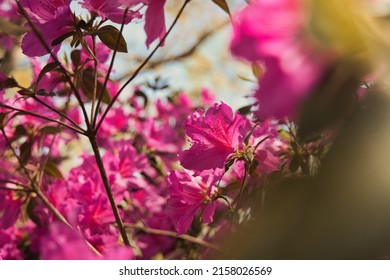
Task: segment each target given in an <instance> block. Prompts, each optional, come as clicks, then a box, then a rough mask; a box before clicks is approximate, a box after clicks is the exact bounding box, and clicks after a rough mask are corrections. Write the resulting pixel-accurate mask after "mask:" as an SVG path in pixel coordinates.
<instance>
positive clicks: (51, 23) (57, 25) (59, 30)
mask: <svg viewBox="0 0 390 280" xmlns="http://www.w3.org/2000/svg"><path fill="white" fill-rule="evenodd" d="M70 2H71V0H56V1H49V0H42V1H39V2H37V1H32V0H21V1H20V3H21V5H22V6H23V8H24V9H25V10H26V12H27V14H28V16H29V17H30V18H31V21H32V22H33V24H34V25H35V26H36V27H37V29H38V30H39V31H40V32H41V35H42V37H43V39H44V41H45V42H46V44H47V45H48V46H49V48H52V47H51V45H52V42H53V41H54V40H55V39H56V38H58V37H60V36H61V35H64V34H66V33H68V32H70V31H72V30H73V28H74V27H73V24H74V19H73V13H72V11H71V10H70V7H69V5H70ZM21 47H22V50H23V53H24V54H25V55H27V56H42V55H45V54H47V53H48V52H47V50H46V49H45V47H44V46H43V44H42V43H41V41H40V40H39V39H38V37H37V36H36V34H35V33H34V31H30V32H28V33H27V34H26V35H25V36H24V37H23V40H22V45H21ZM52 49H53V51H54V52H57V51H58V50H59V46H56V47H54V48H52Z"/></svg>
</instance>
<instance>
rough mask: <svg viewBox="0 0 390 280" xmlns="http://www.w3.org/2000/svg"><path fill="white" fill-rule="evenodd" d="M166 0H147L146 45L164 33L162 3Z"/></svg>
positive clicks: (160, 37)
mask: <svg viewBox="0 0 390 280" xmlns="http://www.w3.org/2000/svg"><path fill="white" fill-rule="evenodd" d="M165 1H166V0H149V1H148V9H147V10H146V13H145V32H146V35H147V39H146V46H147V47H148V48H149V46H150V44H151V43H153V41H155V40H156V39H160V40H161V39H162V38H163V37H164V35H165V17H164V5H165Z"/></svg>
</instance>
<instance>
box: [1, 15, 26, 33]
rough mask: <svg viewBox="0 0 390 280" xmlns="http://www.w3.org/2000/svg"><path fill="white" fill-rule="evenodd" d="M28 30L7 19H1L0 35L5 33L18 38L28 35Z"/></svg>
mask: <svg viewBox="0 0 390 280" xmlns="http://www.w3.org/2000/svg"><path fill="white" fill-rule="evenodd" d="M27 31H28V29H26V28H23V27H20V26H19V25H16V24H15V23H13V22H11V21H9V20H7V19H5V18H2V17H1V18H0V33H5V34H12V35H16V36H20V35H23V34H24V33H26V32H27Z"/></svg>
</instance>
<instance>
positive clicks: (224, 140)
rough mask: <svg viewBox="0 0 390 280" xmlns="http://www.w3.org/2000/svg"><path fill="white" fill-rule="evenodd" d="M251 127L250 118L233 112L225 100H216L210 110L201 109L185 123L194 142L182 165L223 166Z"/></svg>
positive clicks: (184, 152)
mask: <svg viewBox="0 0 390 280" xmlns="http://www.w3.org/2000/svg"><path fill="white" fill-rule="evenodd" d="M249 130H250V128H249V122H248V120H247V119H245V118H244V117H243V116H241V115H239V114H236V115H233V111H232V109H231V108H230V107H229V106H228V105H226V104H225V103H223V102H221V103H220V104H217V103H216V104H214V105H213V106H211V107H210V108H209V109H208V110H207V111H206V113H203V110H200V109H199V110H197V111H196V112H194V113H193V114H192V115H191V116H190V117H189V118H188V119H187V122H186V124H185V132H186V134H187V135H188V136H189V137H190V138H191V140H192V146H191V148H190V149H189V150H186V151H183V152H182V153H181V155H180V162H181V165H182V166H183V167H185V168H187V169H192V170H197V171H202V170H206V169H216V168H223V167H224V165H225V162H226V159H227V158H228V156H229V155H230V154H231V153H233V152H234V150H235V149H236V148H237V147H239V146H240V144H241V143H242V142H243V138H244V137H245V136H246V134H247V133H248V132H249Z"/></svg>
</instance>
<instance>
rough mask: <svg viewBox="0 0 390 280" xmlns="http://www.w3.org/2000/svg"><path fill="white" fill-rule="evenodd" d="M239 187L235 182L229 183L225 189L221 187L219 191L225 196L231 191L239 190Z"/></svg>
mask: <svg viewBox="0 0 390 280" xmlns="http://www.w3.org/2000/svg"><path fill="white" fill-rule="evenodd" d="M240 187H241V184H240V183H239V182H237V181H234V182H231V183H230V184H228V185H226V186H225V187H221V188H220V190H221V191H222V193H224V194H227V193H229V192H232V191H236V190H239V189H240Z"/></svg>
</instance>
